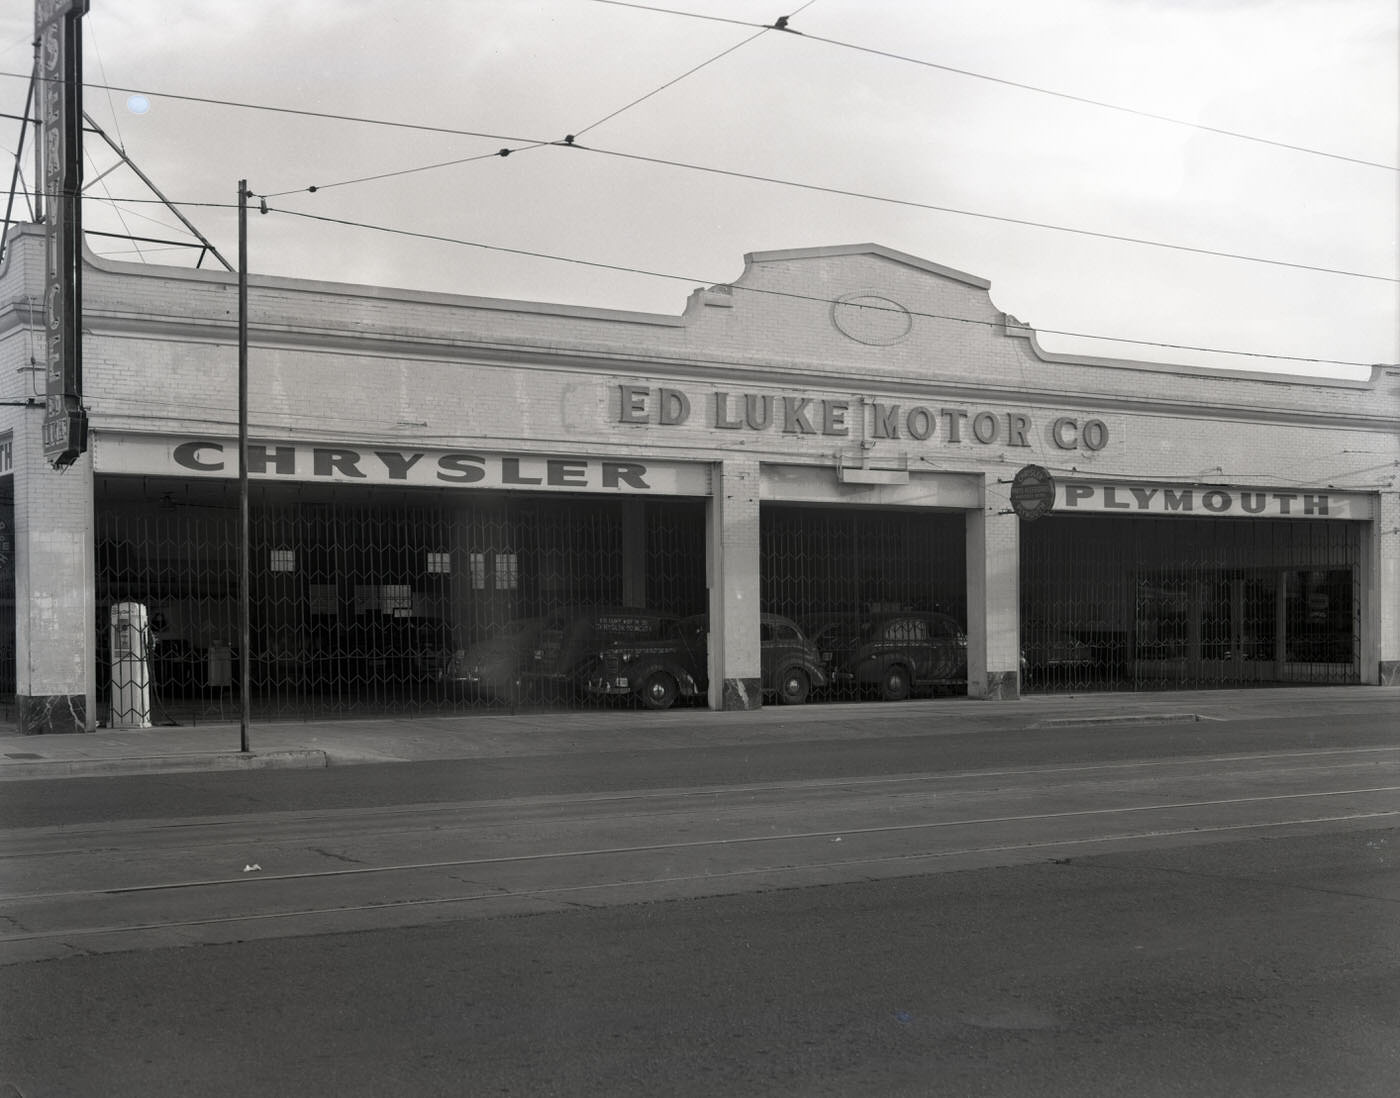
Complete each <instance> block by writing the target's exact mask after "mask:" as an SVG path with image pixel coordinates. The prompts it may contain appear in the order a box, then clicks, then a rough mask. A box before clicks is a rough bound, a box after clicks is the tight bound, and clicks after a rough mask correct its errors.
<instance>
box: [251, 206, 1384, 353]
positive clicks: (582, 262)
mask: <svg viewBox="0 0 1400 1098" xmlns="http://www.w3.org/2000/svg"><path fill="white" fill-rule="evenodd" d="M268 213H270V214H272V213H276V214H282V215H284V216H287V217H295V218H302V219H304V220H308V221H319V222H323V223H326V224H330V225H338V226H342V227H346V228H354V229H366V230H369V231H372V232H380V233H386V234H389V235H393V236H406V237H410V238H413V239H417V240H427V241H432V242H435V243H440V244H454V245H459V246H462V247H468V248H479V249H481V250H483V251H490V252H499V253H502V254H506V255H518V256H525V257H528V258H531V259H546V260H551V261H553V262H557V263H571V264H575V265H578V266H584V267H590V268H593V269H595V270H605V271H614V272H617V273H620V274H633V275H642V276H645V277H648V278H662V279H668V280H671V281H676V282H686V283H689V284H691V285H695V284H697V283H699V284H700V285H709V286H714V285H723V286H726V288H728V289H729V290H731V291H734V292H739V293H751V294H762V295H766V296H770V297H779V298H788V299H792V300H798V301H811V302H816V303H818V304H822V305H835V304H838V302H837V301H835V300H834V299H832V298H826V297H819V296H815V295H811V294H800V293H794V292H791V291H786V290H773V289H764V288H760V287H752V286H738V285H734V284H731V283H722V282H716V281H715V280H713V279H706V278H701V277H698V276H696V275H688V274H676V273H674V272H667V271H655V270H648V269H645V268H641V267H629V266H626V265H624V264H619V263H603V262H600V261H597V260H589V259H579V258H577V257H573V256H562V255H555V254H553V253H550V252H540V251H533V250H530V249H526V248H511V247H506V246H504V245H498V244H486V243H483V242H481V241H476V240H463V239H461V238H459V237H451V236H445V235H442V234H439V233H426V232H420V231H417V230H414V229H400V228H395V227H392V226H387V225H374V224H371V223H369V222H364V221H353V220H350V219H347V218H339V217H329V216H327V215H324V214H314V213H308V212H306V211H303V210H291V209H284V208H279V207H276V206H269V207H268ZM862 308H866V309H870V310H871V311H876V312H878V311H885V310H883V308H882V307H881V306H875V305H864V306H862ZM907 311H908V312H909V315H911V316H915V317H922V318H924V319H928V320H946V321H951V322H954V323H958V324H972V325H978V326H981V327H989V328H998V327H1001V326H1002V324H1003V323H1004V321H1002V320H985V319H982V318H980V317H960V316H952V315H949V314H943V313H929V312H923V311H920V310H916V309H910V310H907ZM1027 328H1028V330H1030V331H1032V332H1033V333H1034V334H1036V335H1058V336H1065V337H1069V338H1075V339H1096V340H1104V341H1107V342H1112V343H1123V344H1129V345H1132V346H1138V347H1157V348H1161V349H1163V350H1173V351H1197V352H1201V353H1210V354H1222V355H1234V356H1240V357H1247V358H1260V359H1269V360H1276V361H1283V362H1300V363H1308V364H1315V365H1333V366H1359V367H1366V368H1372V367H1374V366H1376V365H1378V364H1377V363H1374V362H1355V361H1347V360H1345V359H1333V358H1311V357H1306V356H1302V355H1282V354H1270V353H1268V352H1263V351H1239V350H1231V349H1228V348H1224V347H1203V346H1196V345H1192V344H1186V343H1164V342H1161V341H1158V340H1149V339H1131V338H1127V337H1120V336H1110V335H1101V334H1097V333H1092V332H1075V331H1068V330H1062V329H1056V328H1029V326H1027Z"/></svg>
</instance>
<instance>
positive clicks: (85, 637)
mask: <svg viewBox="0 0 1400 1098" xmlns="http://www.w3.org/2000/svg"><path fill="white" fill-rule="evenodd" d="M21 435H22V436H23V437H22V441H21ZM15 647H16V649H17V652H18V657H19V658H18V661H17V662H18V666H17V667H16V669H15V711H16V719H17V723H18V726H19V731H20V733H21V734H22V735H37V734H42V733H53V732H91V731H93V729H94V728H95V727H96V712H95V710H96V704H95V702H96V696H95V683H94V670H95V665H96V658H97V611H96V596H95V592H94V568H93V487H92V456H91V455H90V454H84V455H82V456H81V457H79V458H78V460H77V461H75V462H74V463H73V464H72V465H71V466H69V467H68V468H67V469H65V470H63V471H62V472H58V471H56V470H54V469H53V468H51V467H50V466H49V465H48V463H47V462H45V460H44V455H43V439H42V436H41V433H40V418H39V416H37V415H31V416H26V417H25V419H24V420H23V425H22V427H19V428H17V429H16V432H15Z"/></svg>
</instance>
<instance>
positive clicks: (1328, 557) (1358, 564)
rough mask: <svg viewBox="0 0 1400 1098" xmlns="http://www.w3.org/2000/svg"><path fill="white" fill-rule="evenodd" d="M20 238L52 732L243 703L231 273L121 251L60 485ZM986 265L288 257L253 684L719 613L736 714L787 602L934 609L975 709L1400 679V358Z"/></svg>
mask: <svg viewBox="0 0 1400 1098" xmlns="http://www.w3.org/2000/svg"><path fill="white" fill-rule="evenodd" d="M11 243H12V246H11V247H10V249H9V250H8V252H7V261H6V264H5V267H4V269H3V271H0V289H2V290H3V292H2V293H0V307H2V308H3V310H4V313H3V319H0V353H2V354H3V356H4V362H5V364H6V366H7V367H9V368H8V369H6V370H5V371H4V377H5V378H6V379H7V380H6V382H5V384H6V385H7V387H8V392H7V394H6V401H5V406H4V408H3V413H4V415H3V424H0V460H2V461H3V470H0V485H3V487H4V488H8V490H9V491H8V493H6V494H7V495H8V497H9V498H8V500H0V507H5V508H8V513H6V514H4V515H0V518H3V520H4V521H5V522H6V524H7V529H9V530H10V531H12V547H13V551H12V552H11V553H10V554H9V563H8V565H7V566H6V567H7V570H8V574H7V575H5V577H4V581H5V582H8V583H9V585H10V587H9V591H8V592H7V593H8V594H9V595H10V602H11V606H12V607H13V615H14V628H13V631H12V632H13V647H12V653H11V656H12V659H11V658H10V656H7V660H9V662H12V663H13V667H14V681H13V692H14V696H15V700H16V709H17V713H18V715H19V721H20V727H21V729H22V730H23V731H26V732H51V731H52V732H56V731H81V730H90V729H92V728H94V727H97V726H99V725H102V724H106V723H108V722H109V721H115V722H116V723H121V722H122V719H123V714H124V713H125V710H126V708H127V707H128V706H130V707H131V708H134V709H135V710H144V711H145V713H144V714H143V717H144V719H151V720H154V721H156V722H157V723H159V722H160V720H161V719H162V716H163V715H169V716H170V717H171V719H176V718H177V717H178V719H179V720H192V719H193V720H197V719H211V717H217V716H224V717H227V716H228V715H229V712H227V711H226V709H227V707H229V706H230V705H231V704H233V700H232V699H233V693H234V692H235V691H236V689H237V687H238V683H236V682H235V680H236V678H237V675H238V674H239V669H240V667H241V663H240V653H239V652H238V651H237V648H238V646H239V641H240V633H239V615H238V592H239V590H240V571H239V545H240V541H241V536H240V533H239V531H240V525H239V521H238V520H239V512H240V494H239V490H238V479H237V474H238V416H237V409H238V393H237V376H238V370H237V361H238V360H237V354H238V343H237V321H238V292H237V283H236V279H235V278H234V276H232V275H229V274H227V273H224V272H217V271H200V270H186V269H171V268H161V267H153V266H146V265H134V264H133V265H128V264H118V263H112V262H108V261H100V260H96V259H94V258H92V257H88V259H87V261H86V263H85V265H84V270H83V276H82V285H83V298H84V321H83V323H84V328H83V351H84V378H83V384H84V393H83V399H84V403H85V405H86V408H87V411H88V416H89V423H90V445H89V449H88V452H87V453H85V454H84V455H83V456H82V457H80V458H79V459H78V460H77V461H76V462H74V463H73V465H71V466H70V467H68V468H66V469H63V470H55V469H53V468H51V467H50V466H49V465H47V464H46V462H45V461H44V458H43V452H42V447H41V445H40V444H39V436H38V431H39V426H40V420H41V418H42V417H41V414H40V413H41V412H42V400H41V399H40V403H39V407H38V408H37V409H36V407H35V406H34V405H33V404H32V403H30V402H31V400H32V399H33V398H37V397H40V395H41V394H40V389H39V388H38V387H36V386H37V383H36V380H35V378H36V370H37V365H36V364H37V363H40V362H42V361H43V346H42V341H43V337H44V336H43V333H44V325H43V324H42V322H41V321H42V317H41V315H40V307H41V302H42V300H43V288H42V287H43V278H44V269H43V268H44V257H43V248H42V245H43V237H42V234H41V233H40V231H39V230H38V229H36V228H35V227H32V226H22V227H20V228H19V229H18V230H16V232H15V234H14V236H13V238H12V242H11ZM988 290H989V284H988V283H987V282H985V281H983V280H981V279H979V278H976V277H974V276H971V275H968V274H963V273H960V272H957V271H953V270H950V269H947V268H944V267H941V266H939V265H937V264H935V263H931V262H928V261H926V260H922V259H919V258H916V257H913V256H909V255H904V254H902V253H899V252H896V251H893V250H891V249H889V248H885V247H881V246H878V245H869V244H867V245H854V246H840V247H829V248H814V249H807V250H798V251H784V252H765V253H758V254H753V255H750V256H748V257H747V258H746V263H745V266H744V271H743V274H742V275H741V277H740V278H738V279H737V280H736V281H735V282H734V283H733V284H731V285H722V286H713V287H706V288H702V289H697V290H696V291H695V292H694V293H693V294H692V295H691V297H690V299H689V301H688V303H687V306H686V308H685V311H684V312H683V313H682V314H681V315H680V316H661V315H649V314H638V313H627V312H616V311H607V310H598V309H588V308H578V307H570V306H554V305H546V304H538V303H529V302H517V301H497V300H487V299H480V298H466V297H457V296H451V295H444V294H431V293H420V292H408V291H398V290H389V289H382V288H373V287H363V286H348V285H337V284H329V283H318V282H307V281H299V280H288V279H274V278H256V277H255V278H253V279H252V280H251V283H250V289H249V310H248V316H249V342H248V347H249V350H248V354H249V378H250V397H249V414H248V424H247V429H248V438H249V446H248V450H247V467H248V477H249V493H248V498H249V529H250V534H249V561H250V574H249V579H248V584H249V592H250V603H251V618H250V633H249V656H250V667H251V669H252V670H251V672H250V674H251V676H252V678H251V684H250V685H251V689H252V692H253V695H254V699H255V708H256V709H257V711H258V712H260V713H263V714H266V715H275V714H279V713H288V714H290V713H299V714H302V715H316V714H329V713H337V712H346V713H349V712H365V711H379V712H385V711H389V712H410V711H434V712H436V711H442V710H443V709H452V708H456V707H460V706H465V705H476V704H484V703H485V702H484V701H483V699H482V698H481V697H480V696H479V695H472V694H470V693H469V692H467V691H464V690H462V689H460V687H461V678H460V677H459V676H454V675H453V674H452V672H451V671H450V670H448V668H449V667H450V666H451V665H452V664H453V661H454V660H455V661H456V662H457V664H460V663H461V661H462V659H463V658H464V654H466V653H472V652H478V653H479V652H481V651H483V646H486V648H488V649H491V650H492V651H495V652H496V653H497V654H498V655H499V653H500V652H501V651H503V650H505V649H508V648H509V647H510V638H511V637H514V636H517V635H519V634H518V628H519V626H520V625H521V623H525V622H535V623H538V622H540V621H541V620H544V619H549V618H551V617H553V616H558V615H562V614H565V613H566V612H569V611H576V610H578V609H579V608H585V607H586V608H590V609H596V608H603V607H607V608H622V609H625V610H628V611H638V610H642V609H645V610H648V611H652V612H655V613H658V614H665V615H675V616H698V615H703V617H702V618H699V619H698V620H701V621H703V622H704V629H705V631H706V644H705V648H704V655H703V661H704V668H703V674H702V675H701V676H699V680H698V681H699V682H700V685H699V687H698V689H699V690H700V691H701V692H702V696H703V699H704V700H705V701H706V702H707V703H708V705H709V706H710V707H711V708H716V709H721V708H723V709H732V708H752V707H755V706H758V705H760V704H762V703H763V698H764V691H765V687H766V685H767V683H766V680H765V675H766V671H765V669H764V666H763V661H764V659H765V655H764V653H765V647H764V646H765V643H766V641H765V633H764V628H765V626H764V624H763V623H764V621H765V620H767V619H766V616H767V615H780V616H782V617H783V618H787V619H792V620H794V621H796V622H798V623H800V624H802V625H803V626H804V627H805V628H806V630H807V631H808V632H809V633H810V632H814V631H816V630H817V629H819V628H820V627H821V624H822V623H823V622H826V621H831V620H837V619H851V620H860V621H864V622H867V623H868V622H869V620H870V619H872V618H873V617H876V616H879V615H891V614H900V613H903V614H916V613H918V614H925V615H928V614H938V615H941V616H942V617H941V619H940V620H950V619H951V620H952V621H954V622H956V623H957V626H958V628H959V630H960V631H961V636H960V637H959V638H958V641H957V643H958V644H959V645H965V665H964V666H960V667H959V669H958V672H957V674H958V676H959V680H960V681H959V684H958V685H959V688H960V689H965V690H966V692H967V693H968V694H969V695H971V696H973V697H996V698H1004V697H1015V696H1017V694H1018V693H1019V692H1020V691H1022V690H1055V689H1170V688H1173V687H1201V686H1215V685H1220V686H1248V685H1253V684H1279V683H1293V682H1314V683H1337V684H1347V683H1358V684H1363V683H1364V684H1376V683H1387V684H1392V685H1393V684H1396V683H1397V681H1400V672H1398V671H1397V668H1400V532H1397V531H1400V502H1397V500H1398V495H1400V494H1398V492H1397V472H1398V471H1400V370H1397V369H1395V368H1383V367H1377V368H1376V369H1374V370H1373V371H1372V375H1371V377H1369V378H1368V379H1366V380H1359V381H1347V380H1321V379H1316V378H1300V377H1291V376H1281V375H1273V374H1263V373H1244V372H1240V373H1233V372H1224V371H1217V370H1206V369H1198V368H1185V367H1181V368H1171V367H1164V366H1160V365H1154V364H1147V363H1140V362H1128V361H1119V360H1107V359H1086V358H1072V357H1067V356H1060V355H1054V354H1050V353H1047V352H1045V351H1044V350H1043V349H1041V348H1040V346H1039V345H1038V343H1037V340H1036V337H1035V333H1034V332H1033V331H1032V330H1030V329H1029V328H1028V327H1026V326H1024V325H1022V324H1020V323H1019V322H1018V321H1016V320H1015V318H1013V317H1011V316H1009V315H1007V314H1005V313H1002V312H1000V311H999V310H998V309H997V308H996V306H995V305H994V304H993V303H992V300H991V297H990V295H989V292H988ZM131 630H135V632H132V631H131ZM7 633H8V630H7V629H6V628H5V626H4V623H3V622H0V635H5V634H7ZM133 637H134V638H135V639H134V641H133V639H132V638H133ZM539 637H540V634H538V633H536V634H533V635H532V639H527V640H525V641H524V642H523V643H524V645H525V647H529V646H530V645H532V644H533V645H534V646H535V647H536V648H538V646H539V644H540V643H542V642H541V641H540V639H539ZM6 640H8V636H6ZM555 640H556V642H557V640H558V638H557V637H556V638H555ZM133 643H134V644H135V645H136V647H137V648H138V649H144V651H143V652H142V655H143V656H144V658H145V661H146V663H145V664H144V665H143V667H144V669H143V670H142V672H141V675H142V679H141V681H139V682H135V683H134V686H135V688H136V691H137V694H138V695H140V696H138V697H136V699H135V701H134V703H133V701H132V698H131V696H130V695H129V690H130V689H131V688H132V687H133V682H132V681H131V677H130V676H129V675H127V673H126V672H125V671H123V670H122V668H123V667H124V666H125V664H123V662H122V661H123V660H124V659H125V658H126V657H128V656H130V655H131V645H132V644H133ZM492 646H494V648H492ZM535 654H536V656H537V655H538V652H536V653H535ZM468 658H474V657H468ZM114 669H115V670H114ZM143 689H145V690H148V691H149V697H147V696H145V695H141V690H143ZM513 689H515V690H517V691H519V690H520V689H522V687H521V685H520V682H519V681H516V682H515V683H514V687H513ZM527 693H528V691H527ZM824 696H832V695H823V694H821V693H816V694H814V695H813V697H812V699H811V700H820V699H821V698H822V697H824ZM538 700H541V699H540V698H535V697H533V696H526V695H524V694H519V693H517V694H516V695H514V696H513V697H512V698H511V699H510V701H511V704H516V703H520V702H522V701H538ZM499 702H500V699H499V698H496V699H495V703H497V704H499ZM232 712H233V713H235V714H236V709H235V710H233V711H232ZM137 723H138V724H139V723H142V721H140V720H138V721H137Z"/></svg>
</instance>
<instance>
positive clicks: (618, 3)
mask: <svg viewBox="0 0 1400 1098" xmlns="http://www.w3.org/2000/svg"><path fill="white" fill-rule="evenodd" d="M593 2H594V3H597V4H609V5H611V6H613V7H619V8H633V9H636V10H638V11H649V12H656V13H659V14H662V15H680V16H685V17H687V18H691V19H702V20H706V21H708V22H716V23H730V24H736V25H738V26H743V27H762V28H763V29H765V30H779V31H785V32H787V33H788V34H792V35H795V36H796V37H798V38H805V39H808V40H809V41H812V42H821V43H823V44H824V45H828V46H835V47H837V48H839V49H845V50H854V51H856V52H858V53H865V54H870V55H872V56H875V57H882V58H885V59H887V60H890V61H899V62H901V63H904V64H909V65H918V66H920V67H922V68H928V69H938V70H941V71H943V72H948V73H952V74H954V75H956V76H965V77H968V78H970V79H973V80H985V81H987V82H989V83H992V84H1001V85H1003V86H1005V87H1009V88H1016V89H1018V90H1020V91H1027V92H1034V93H1036V94H1037V95H1048V96H1052V97H1054V98H1056V99H1065V100H1068V101H1070V102H1072V103H1082V104H1085V105H1087V106H1091V107H1099V108H1101V109H1103V110H1110V111H1119V112H1122V113H1123V114H1130V115H1136V116H1137V117H1139V118H1148V119H1151V120H1153V121H1155V122H1165V123H1168V124H1170V125H1173V126H1185V127H1187V128H1189V129H1193V130H1201V131H1203V132H1205V133H1213V134H1217V135H1219V136H1221V137H1232V138H1236V139H1238V140H1240V141H1252V142H1255V143H1257V144H1261V145H1271V146H1273V147H1275V148H1279V149H1286V150H1288V151H1290V152H1300V153H1306V154H1308V155H1310V156H1322V157H1326V158H1328V159H1331V160H1340V161H1343V162H1345V163H1349V164H1358V165H1361V166H1362V167H1367V168H1379V169H1381V170H1382V171H1388V172H1394V171H1400V168H1398V167H1396V166H1395V165H1393V164H1383V163H1380V162H1379V161H1375V160H1366V159H1364V158H1362V157H1357V156H1347V155H1345V154H1343V153H1334V152H1328V151H1326V150H1325V149H1314V148H1311V147H1309V146H1307V145H1299V144H1295V143H1293V142H1289V141H1277V140H1274V139H1272V138H1268V137H1259V136H1257V135H1255V134H1249V133H1243V132H1241V131H1239V130H1227V129H1224V128H1223V127H1220V126H1208V125H1205V124H1204V123H1201V122H1188V121H1187V120H1186V119H1183V118H1174V117H1172V116H1171V115H1165V114H1157V113H1155V112H1153V111H1145V110H1141V109H1139V108H1137V107H1125V106H1123V105H1122V104H1119V103H1110V102H1107V101H1106V100H1102V99H1092V98H1090V97H1088V96H1083V95H1075V94H1073V93H1071V92H1063V91H1056V90H1054V89H1053V88H1042V87H1039V86H1038V85H1035V84H1027V83H1023V82H1022V81H1019V80H1010V79H1007V78H1006V77H1001V76H990V75H988V74H987V73H981V72H973V71H972V70H970V69H962V68H957V67H955V66H953V65H945V64H940V63H938V62H936V61H927V60H924V59H922V58H917V57H908V56H906V55H904V54H899V53H894V52H892V51H890V50H882V49H876V48H874V47H872V46H861V45H857V44H855V43H854V42H844V41H841V40H839V39H836V38H824V37H822V36H821V35H818V34H812V33H811V32H810V31H801V30H798V29H797V28H796V27H793V26H791V25H790V21H791V19H792V16H784V17H782V19H780V20H778V21H777V22H775V23H773V24H767V25H766V24H763V23H753V22H748V21H745V20H742V19H730V18H724V17H721V16H717V15H709V14H706V13H704V12H693V11H677V10H675V9H673V8H660V7H655V6H653V5H650V4H635V3H630V2H628V0H593Z"/></svg>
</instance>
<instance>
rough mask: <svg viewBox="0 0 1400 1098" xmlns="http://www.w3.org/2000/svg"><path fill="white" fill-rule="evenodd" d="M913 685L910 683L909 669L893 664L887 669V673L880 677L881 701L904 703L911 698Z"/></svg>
mask: <svg viewBox="0 0 1400 1098" xmlns="http://www.w3.org/2000/svg"><path fill="white" fill-rule="evenodd" d="M910 686H911V683H910V681H909V669H908V668H907V667H904V666H901V665H900V664H893V665H891V666H889V667H886V668H885V673H884V675H882V676H881V677H880V700H881V701H887V702H897V701H904V699H905V698H907V697H909V690H910Z"/></svg>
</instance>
